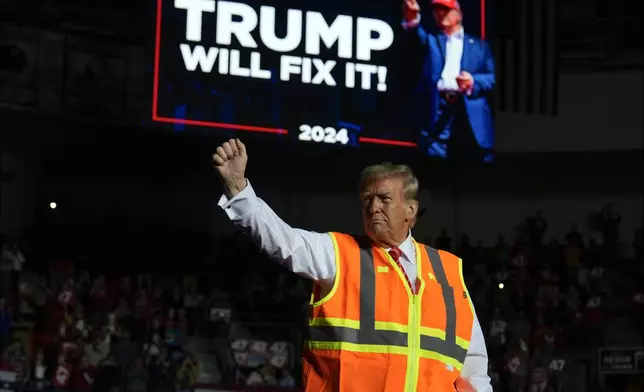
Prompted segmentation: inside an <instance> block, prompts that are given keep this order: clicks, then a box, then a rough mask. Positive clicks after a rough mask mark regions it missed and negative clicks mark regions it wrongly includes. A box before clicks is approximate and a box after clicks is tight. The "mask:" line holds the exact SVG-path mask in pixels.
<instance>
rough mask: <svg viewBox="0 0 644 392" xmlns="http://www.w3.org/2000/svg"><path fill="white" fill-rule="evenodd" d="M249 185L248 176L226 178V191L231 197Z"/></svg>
mask: <svg viewBox="0 0 644 392" xmlns="http://www.w3.org/2000/svg"><path fill="white" fill-rule="evenodd" d="M247 186H248V181H246V178H241V179H236V178H231V179H230V180H224V192H225V193H226V196H228V198H229V199H232V198H233V197H235V196H237V194H238V193H239V192H241V191H243V190H244V188H246V187H247Z"/></svg>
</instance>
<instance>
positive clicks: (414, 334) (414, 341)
mask: <svg viewBox="0 0 644 392" xmlns="http://www.w3.org/2000/svg"><path fill="white" fill-rule="evenodd" d="M416 297H418V295H417V294H412V296H411V303H412V306H411V308H412V313H411V317H410V320H411V328H410V329H409V336H408V337H407V338H408V339H409V345H410V346H411V350H410V351H411V352H410V353H409V360H410V361H411V375H410V378H411V382H410V383H409V392H415V391H416V384H417V378H416V372H417V368H418V366H416V361H417V359H416V355H417V353H416V347H418V346H419V344H418V330H417V329H416V324H417V320H416V317H417V312H416Z"/></svg>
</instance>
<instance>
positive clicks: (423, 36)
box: [402, 14, 429, 47]
mask: <svg viewBox="0 0 644 392" xmlns="http://www.w3.org/2000/svg"><path fill="white" fill-rule="evenodd" d="M420 19H421V16H420V14H418V16H417V17H416V19H414V20H411V21H409V22H407V21H404V20H403V22H402V28H403V30H405V31H406V32H407V34H408V35H409V37H410V39H412V40H414V41H415V42H414V44H416V45H420V46H421V47H425V46H427V45H429V33H428V32H427V31H426V30H425V28H423V26H422V25H421V24H420Z"/></svg>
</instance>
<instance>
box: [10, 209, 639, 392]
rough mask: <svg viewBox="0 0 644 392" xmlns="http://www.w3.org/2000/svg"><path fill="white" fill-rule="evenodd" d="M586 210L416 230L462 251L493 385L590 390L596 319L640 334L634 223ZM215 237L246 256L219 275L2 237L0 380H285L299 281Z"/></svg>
mask: <svg viewBox="0 0 644 392" xmlns="http://www.w3.org/2000/svg"><path fill="white" fill-rule="evenodd" d="M589 222H590V228H591V229H592V230H593V231H594V232H596V233H597V236H596V238H584V237H583V236H582V234H581V233H580V231H579V230H578V228H577V225H576V224H573V225H572V226H571V229H570V232H569V233H568V234H567V235H566V236H565V238H563V239H561V240H558V239H552V240H550V241H549V242H548V243H544V238H545V237H547V230H548V223H547V218H546V217H545V216H544V215H543V214H542V213H541V212H537V213H536V214H535V215H534V216H531V217H528V218H527V219H526V220H525V221H524V222H521V225H520V226H519V228H518V229H517V233H516V238H514V239H513V241H508V240H507V239H506V238H505V237H504V236H503V235H499V238H498V242H497V243H496V244H494V245H492V246H483V245H482V244H480V243H478V244H473V243H472V242H471V241H470V239H469V238H468V236H467V235H463V236H462V237H461V238H460V239H459V241H458V242H457V243H453V241H452V239H451V238H450V237H449V236H448V235H447V234H446V233H445V232H443V233H442V234H441V235H440V236H439V237H438V238H436V239H435V241H431V240H428V241H429V242H430V244H431V245H433V246H435V247H437V248H440V249H445V250H450V251H453V252H454V253H456V254H458V255H459V256H460V257H462V258H463V259H464V260H465V275H466V281H467V283H468V286H469V289H470V293H471V295H472V298H473V301H474V303H475V306H476V309H477V313H478V317H479V319H480V321H481V325H482V326H483V329H484V333H485V335H486V342H487V345H488V351H489V356H490V363H489V374H490V376H491V378H492V382H493V385H494V390H495V391H508V392H549V391H552V392H557V391H573V392H574V391H584V390H591V387H592V386H593V383H594V377H593V375H592V374H593V373H592V372H593V371H596V370H594V369H593V368H592V366H590V364H588V363H585V362H583V360H584V358H586V359H588V358H589V356H588V355H589V354H588V352H590V353H591V354H590V358H592V355H594V353H595V352H596V348H597V347H600V346H602V345H604V344H605V343H607V342H606V340H607V339H612V338H613V336H612V335H610V332H609V331H610V325H609V324H611V323H615V322H621V324H620V329H619V331H620V333H619V337H620V338H624V336H626V338H627V337H628V333H627V332H628V331H629V330H630V331H635V332H634V333H633V334H632V335H633V338H634V339H637V338H641V336H640V337H638V336H637V335H638V333H637V332H636V331H641V330H644V319H643V316H642V315H644V312H643V311H642V310H643V309H642V306H644V292H642V291H641V290H643V289H642V287H644V284H643V283H644V258H643V257H644V255H643V246H642V236H641V230H638V231H637V233H635V237H634V239H633V241H632V244H630V245H632V246H629V247H630V248H632V249H630V250H631V251H629V249H626V251H625V248H629V247H624V245H623V242H620V239H621V237H620V235H619V230H618V229H619V216H618V215H617V214H616V213H615V212H613V211H612V210H611V208H610V206H606V207H605V208H604V210H603V211H602V212H601V213H598V214H596V215H594V216H593V219H590V220H589ZM227 243H228V244H229V245H228V247H229V248H230V247H231V246H232V245H230V244H234V247H235V249H234V250H232V251H231V249H228V250H227V252H228V253H227V256H226V257H229V258H231V257H234V258H236V259H238V260H239V259H240V258H244V259H250V260H251V261H250V263H252V264H253V265H254V267H253V268H252V269H248V270H247V271H246V273H245V274H244V277H243V281H242V282H241V284H239V285H237V283H235V284H234V285H233V286H232V288H231V285H230V284H228V285H226V284H225V280H226V279H223V280H222V279H220V280H216V279H214V280H213V279H212V278H211V276H210V275H208V274H197V273H195V274H191V273H184V274H182V275H177V274H173V273H141V271H135V272H136V273H132V274H121V273H118V274H113V273H111V272H110V271H108V269H107V268H103V271H100V270H98V271H97V270H96V268H93V271H92V272H89V271H88V270H84V269H83V268H82V266H80V265H78V263H74V262H73V261H72V260H71V259H68V258H58V259H57V260H55V262H52V263H49V264H48V268H47V269H46V270H43V269H42V268H40V269H38V268H31V267H30V262H29V252H28V251H26V252H23V250H21V248H20V247H18V246H15V245H14V244H13V243H9V242H7V243H5V245H4V246H3V253H2V260H1V264H0V274H1V276H0V279H1V284H2V286H1V287H2V292H1V293H0V352H1V353H2V358H1V359H2V360H1V365H0V366H1V367H0V374H1V375H2V376H3V377H5V379H4V380H0V382H3V383H4V385H5V386H6V385H10V387H9V388H6V387H5V388H4V389H13V390H18V389H26V390H42V389H50V388H52V389H58V390H78V391H88V392H89V391H91V390H99V391H102V390H104V391H109V392H113V391H114V392H116V391H121V390H125V391H128V392H144V391H174V390H176V391H188V390H192V389H193V388H194V387H195V385H197V383H198V382H203V380H206V381H207V382H210V383H213V384H222V383H223V384H228V385H231V384H242V385H269V386H273V387H282V388H292V387H295V386H296V384H297V382H296V380H297V379H298V378H299V376H298V374H297V373H298V365H297V362H298V358H299V346H300V339H301V334H298V333H296V332H294V331H299V330H301V329H302V328H301V327H302V326H303V325H304V320H305V314H306V304H307V299H308V295H309V292H310V287H309V285H308V284H307V282H305V281H303V280H300V279H298V278H296V277H294V276H293V275H292V274H289V273H287V272H285V271H284V270H283V269H282V268H281V267H279V266H275V265H274V264H273V263H270V262H268V261H267V260H266V259H265V257H264V256H262V255H260V254H259V252H258V251H257V250H256V249H254V248H253V247H252V245H250V244H249V243H248V240H247V239H246V238H245V237H244V236H243V235H241V236H236V240H235V241H232V242H231V241H229V242H227ZM231 252H232V253H231ZM269 266H270V267H269ZM207 268H211V267H209V266H206V267H204V269H207ZM148 272H154V271H148ZM219 282H222V283H219ZM253 325H254V326H255V327H253ZM257 326H259V327H257ZM266 326H270V327H266ZM269 330H270V331H269ZM212 341H219V342H223V343H221V344H220V345H219V346H217V344H216V343H212ZM199 342H208V343H204V344H201V343H199ZM204 345H206V346H208V347H209V348H208V349H207V350H205V351H204V350H202V349H203V347H201V346H204ZM571 353H572V354H575V353H581V354H580V355H579V356H575V355H571ZM213 357H214V358H215V359H213V360H212V361H211V360H210V359H209V358H213ZM209 361H210V362H212V363H210V362H209ZM206 362H208V363H206ZM576 370H580V371H579V372H576ZM206 373H207V376H208V377H205V378H204V374H206ZM569 379H572V381H570V380H569Z"/></svg>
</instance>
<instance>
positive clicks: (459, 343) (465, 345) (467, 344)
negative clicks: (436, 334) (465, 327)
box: [456, 336, 470, 350]
mask: <svg viewBox="0 0 644 392" xmlns="http://www.w3.org/2000/svg"><path fill="white" fill-rule="evenodd" d="M456 345H457V346H460V347H462V348H464V349H466V350H467V349H468V348H469V347H470V341H469V340H465V339H463V338H459V337H458V336H457V337H456Z"/></svg>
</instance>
